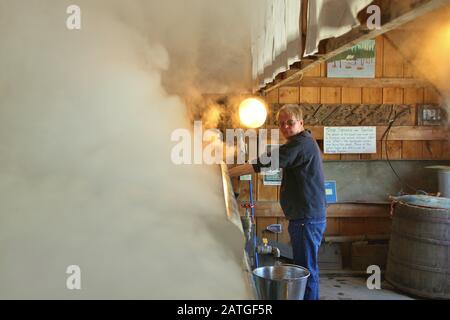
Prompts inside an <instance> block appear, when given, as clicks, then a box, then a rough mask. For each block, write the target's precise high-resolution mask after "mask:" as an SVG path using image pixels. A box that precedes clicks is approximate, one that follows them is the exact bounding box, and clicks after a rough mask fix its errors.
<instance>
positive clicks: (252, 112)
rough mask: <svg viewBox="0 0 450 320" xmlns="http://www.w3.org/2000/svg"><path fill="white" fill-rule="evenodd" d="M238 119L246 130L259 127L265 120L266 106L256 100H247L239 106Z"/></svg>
mask: <svg viewBox="0 0 450 320" xmlns="http://www.w3.org/2000/svg"><path fill="white" fill-rule="evenodd" d="M239 118H240V120H241V123H242V124H243V125H244V126H246V127H247V128H252V129H256V128H259V127H261V126H262V125H263V124H264V122H266V118H267V107H266V104H265V103H264V102H263V101H262V100H260V99H258V98H248V99H245V100H244V101H242V102H241V104H240V105H239Z"/></svg>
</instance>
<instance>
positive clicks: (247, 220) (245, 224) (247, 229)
mask: <svg viewBox="0 0 450 320" xmlns="http://www.w3.org/2000/svg"><path fill="white" fill-rule="evenodd" d="M241 206H242V207H243V208H245V216H244V217H241V221H242V229H243V230H244V235H245V238H246V239H247V241H249V240H250V237H251V234H252V225H253V223H252V218H251V217H250V213H249V211H250V209H251V208H253V207H254V205H252V204H250V203H246V204H243V205H241Z"/></svg>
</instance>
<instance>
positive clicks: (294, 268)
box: [253, 264, 310, 300]
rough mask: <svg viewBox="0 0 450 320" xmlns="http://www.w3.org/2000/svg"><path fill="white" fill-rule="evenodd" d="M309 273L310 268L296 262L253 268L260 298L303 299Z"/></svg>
mask: <svg viewBox="0 0 450 320" xmlns="http://www.w3.org/2000/svg"><path fill="white" fill-rule="evenodd" d="M309 275H310V273H309V271H308V269H306V268H303V267H300V266H298V265H294V264H280V265H275V266H265V267H260V268H256V269H255V270H253V278H254V279H255V285H256V290H257V292H258V298H259V299H261V300H303V296H304V295H305V289H306V282H307V281H308V277H309Z"/></svg>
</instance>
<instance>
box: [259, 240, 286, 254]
mask: <svg viewBox="0 0 450 320" xmlns="http://www.w3.org/2000/svg"><path fill="white" fill-rule="evenodd" d="M262 242H263V245H259V246H258V247H257V248H256V251H257V252H258V253H259V254H271V255H273V256H274V257H275V258H279V257H280V249H278V248H277V247H275V246H270V245H269V244H268V243H269V241H268V240H267V238H263V239H262Z"/></svg>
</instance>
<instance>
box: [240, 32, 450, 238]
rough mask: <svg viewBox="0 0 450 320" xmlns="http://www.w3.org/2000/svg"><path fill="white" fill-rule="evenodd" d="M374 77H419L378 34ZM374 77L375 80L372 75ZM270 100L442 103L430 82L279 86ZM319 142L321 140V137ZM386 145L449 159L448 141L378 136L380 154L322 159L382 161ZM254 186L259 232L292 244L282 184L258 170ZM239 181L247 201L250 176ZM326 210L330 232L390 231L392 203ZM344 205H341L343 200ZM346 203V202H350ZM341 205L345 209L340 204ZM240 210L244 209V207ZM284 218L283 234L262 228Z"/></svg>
mask: <svg viewBox="0 0 450 320" xmlns="http://www.w3.org/2000/svg"><path fill="white" fill-rule="evenodd" d="M304 77H326V65H325V64H322V65H319V66H318V67H317V68H315V69H313V70H310V71H309V72H308V73H307V74H305V75H304ZM376 78H417V79H419V78H420V75H418V74H417V73H416V72H415V70H414V68H413V67H412V66H411V65H410V64H409V63H408V62H407V61H405V60H404V59H403V57H402V56H401V55H400V53H398V52H397V50H396V49H395V48H394V47H393V45H392V44H391V43H390V42H389V41H388V40H386V39H385V38H384V37H383V36H380V37H378V38H377V39H376ZM373 81H376V79H374V80H373ZM266 100H267V102H268V103H269V105H270V104H286V103H296V104H297V103H312V104H317V103H320V104H408V105H412V106H413V107H414V108H416V106H417V104H422V103H431V104H438V103H440V101H439V95H438V94H437V93H436V92H434V90H433V89H432V88H430V87H423V88H392V87H386V88H383V87H380V88H376V87H375V88H374V87H371V88H346V87H342V88H341V87H300V86H294V87H281V88H279V89H276V90H274V91H272V92H270V93H269V94H268V96H267V97H266ZM412 117H413V119H412V121H413V123H414V124H416V125H417V117H416V112H413V113H412ZM319 145H320V141H319ZM385 148H388V153H389V158H390V159H403V160H405V159H408V160H409V159H450V143H449V141H433V140H428V141H420V140H419V141H411V140H409V141H406V140H405V141H398V140H397V141H395V140H392V141H387V143H385V142H384V141H383V142H381V141H378V142H377V153H376V154H337V155H325V154H324V155H323V159H324V161H330V160H332V161H336V160H337V161H345V160H360V161H367V160H382V159H385V157H386V156H385V152H384V150H385ZM253 181H255V182H256V183H255V187H254V190H253V198H254V199H255V200H256V201H257V205H256V211H255V212H256V214H255V215H256V223H257V234H258V236H264V237H267V238H269V239H272V240H276V241H280V242H284V243H288V241H289V236H288V233H287V221H286V220H285V219H284V218H283V215H282V212H281V211H280V208H279V204H278V200H279V199H278V197H279V195H278V194H279V187H277V186H264V185H263V182H262V176H260V175H257V174H254V175H253ZM236 183H238V184H239V186H238V187H239V189H240V197H239V200H240V201H242V202H245V201H248V196H249V188H248V185H249V183H248V181H239V182H236ZM265 204H269V205H271V206H272V207H273V208H275V209H273V210H264V212H263V210H262V209H261V207H264V205H265ZM333 206H334V205H331V206H330V208H329V212H328V222H327V224H328V226H327V230H326V233H325V234H326V235H341V236H348V235H361V234H388V233H389V232H390V223H391V219H390V214H389V206H388V205H384V206H383V205H381V206H377V207H376V208H375V209H374V210H375V211H374V212H375V214H374V216H370V215H369V216H368V215H367V214H365V212H366V209H367V207H364V205H363V206H359V207H358V208H356V209H355V208H353V207H352V205H343V206H344V209H343V211H344V212H345V211H346V210H345V208H347V209H349V210H350V209H351V210H350V212H351V213H350V214H348V215H344V216H340V215H339V214H337V215H336V214H335V215H333V214H330V210H331V211H333V210H334V209H333ZM341 206H342V205H341ZM346 206H347V207H346ZM341 209H342V208H341ZM242 213H244V212H243V211H242ZM273 223H281V224H282V225H283V227H284V231H283V233H282V234H278V235H277V234H271V233H268V232H264V229H265V228H266V226H268V225H270V224H273Z"/></svg>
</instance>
